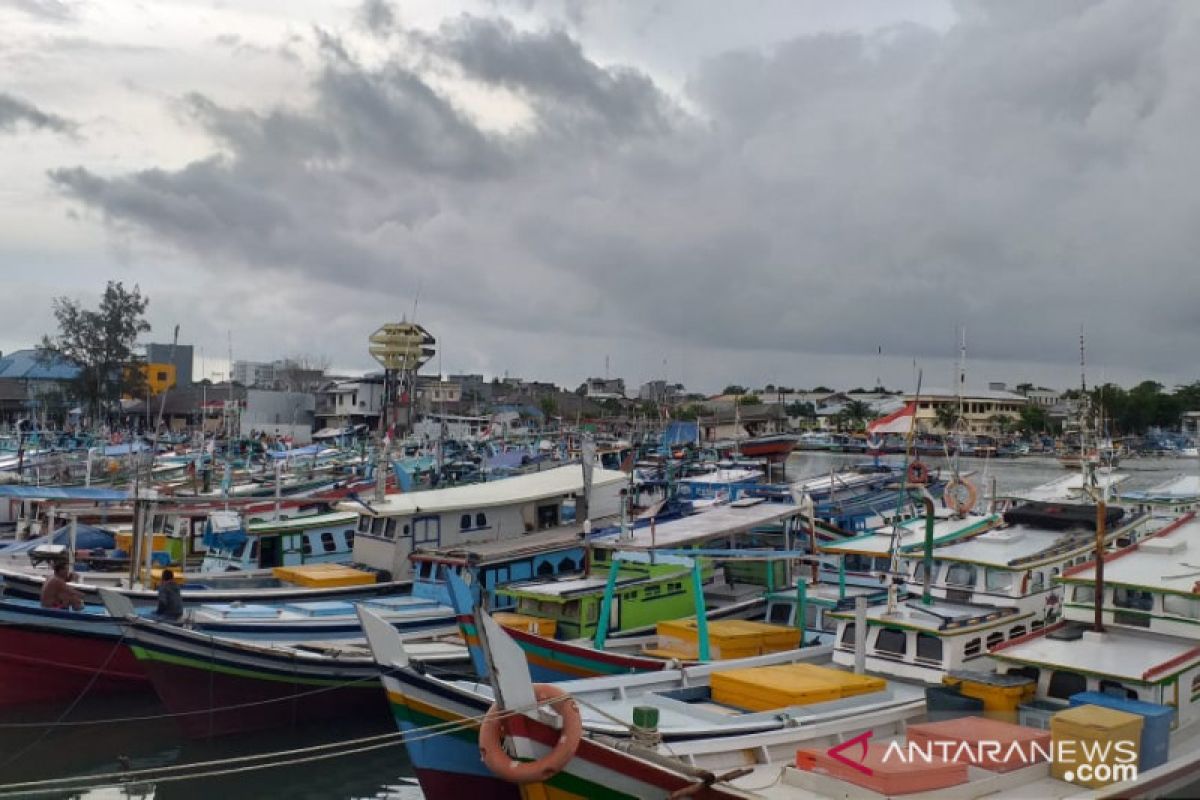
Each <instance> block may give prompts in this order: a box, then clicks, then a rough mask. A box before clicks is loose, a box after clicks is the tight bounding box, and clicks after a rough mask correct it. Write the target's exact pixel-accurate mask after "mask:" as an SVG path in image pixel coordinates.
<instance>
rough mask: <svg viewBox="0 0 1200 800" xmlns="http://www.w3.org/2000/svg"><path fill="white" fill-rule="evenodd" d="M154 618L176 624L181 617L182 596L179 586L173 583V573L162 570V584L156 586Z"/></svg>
mask: <svg viewBox="0 0 1200 800" xmlns="http://www.w3.org/2000/svg"><path fill="white" fill-rule="evenodd" d="M154 616H156V617H158V618H159V619H162V620H167V621H169V622H176V621H178V620H179V619H180V618H181V617H182V616H183V594H182V593H181V592H180V591H179V584H178V583H176V582H175V573H174V572H172V571H171V570H169V569H164V570H163V574H162V582H161V583H159V584H158V608H156V609H155V610H154Z"/></svg>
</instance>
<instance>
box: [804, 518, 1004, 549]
mask: <svg viewBox="0 0 1200 800" xmlns="http://www.w3.org/2000/svg"><path fill="white" fill-rule="evenodd" d="M999 523H1000V518H999V517H998V516H996V515H994V514H993V515H989V516H986V517H978V516H968V517H965V518H963V519H958V518H947V519H936V520H934V523H933V543H934V544H935V545H937V544H938V543H939V542H945V541H946V540H948V539H952V538H957V537H959V536H963V535H966V534H970V533H972V532H973V531H977V530H987V529H988V528H989V527H992V526H995V525H998V524H999ZM898 527H899V530H898V531H897V533H896V536H895V537H893V534H892V527H891V526H890V525H889V526H885V527H884V528H882V529H880V530H877V531H872V532H871V533H866V534H863V535H862V536H855V537H854V538H852V539H846V540H844V541H841V542H833V543H830V544H826V545H822V547H821V551H822V552H824V553H836V554H843V553H856V554H860V555H868V556H886V555H888V554H889V553H890V552H891V551H892V541H893V539H895V541H896V547H897V548H898V549H900V548H905V547H916V546H920V545H921V544H922V543H923V542H924V541H925V518H924V517H917V518H916V519H910V520H907V521H906V522H902V523H901V524H900V525H899V526H898Z"/></svg>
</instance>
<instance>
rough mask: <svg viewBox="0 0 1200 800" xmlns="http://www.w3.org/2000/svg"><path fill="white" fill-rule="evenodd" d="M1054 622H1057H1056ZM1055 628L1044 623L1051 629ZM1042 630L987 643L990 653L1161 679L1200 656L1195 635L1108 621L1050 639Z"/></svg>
mask: <svg viewBox="0 0 1200 800" xmlns="http://www.w3.org/2000/svg"><path fill="white" fill-rule="evenodd" d="M1056 627H1058V626H1056ZM1053 630H1055V628H1047V629H1046V632H1051V631H1053ZM1046 632H1040V631H1039V633H1038V635H1036V636H1031V637H1028V638H1025V639H1014V640H1012V641H1011V642H1006V643H1004V644H1001V645H999V646H997V647H994V648H992V650H991V653H990V654H991V656H992V657H993V658H997V659H1000V660H1001V661H1007V662H1010V663H1017V664H1033V665H1036V666H1039V667H1051V668H1054V669H1065V670H1071V671H1073V672H1081V673H1089V674H1092V675H1105V676H1109V677H1114V678H1120V679H1122V680H1126V681H1136V682H1141V683H1161V682H1162V681H1164V680H1166V679H1168V678H1170V677H1173V676H1175V675H1178V674H1179V673H1181V672H1183V671H1185V670H1188V669H1191V668H1192V667H1193V666H1195V665H1196V663H1197V662H1200V647H1198V646H1197V644H1196V640H1194V639H1184V638H1181V637H1178V636H1168V635H1166V634H1162V633H1151V632H1150V631H1139V630H1133V629H1130V628H1123V627H1120V626H1116V625H1111V626H1109V627H1108V628H1106V629H1105V631H1104V633H1096V632H1095V631H1090V630H1089V631H1084V632H1083V635H1082V636H1081V637H1080V638H1078V639H1073V640H1069V639H1051V638H1050V637H1048V636H1047V635H1046Z"/></svg>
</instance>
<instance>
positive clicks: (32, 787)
mask: <svg viewBox="0 0 1200 800" xmlns="http://www.w3.org/2000/svg"><path fill="white" fill-rule="evenodd" d="M568 699H570V696H569V695H564V696H563V697H556V698H552V699H550V700H547V701H544V702H535V703H533V704H532V705H529V706H524V707H521V708H516V709H508V710H505V711H502V712H499V713H498V714H497V715H496V716H497V718H498V719H507V718H508V717H511V716H516V715H519V714H524V713H527V712H529V711H534V710H536V709H538V708H539V707H541V706H544V705H552V704H555V703H560V702H564V701H566V700H568ZM486 716H487V715H486V714H481V715H478V716H468V717H462V718H461V719H458V720H447V721H445V722H439V723H435V724H433V725H428V726H425V727H418V728H414V729H413V730H411V731H409V732H407V733H405V732H399V731H398V732H395V733H385V734H379V735H377V736H367V737H362V738H359V739H351V740H348V741H344V742H328V743H326V744H321V745H313V746H311V747H301V748H295V749H292V750H280V751H273V752H269V753H257V754H253V755H248V756H239V757H236V758H224V759H220V760H217V761H198V762H193V763H190V764H176V765H174V766H168V767H153V768H149V769H144V770H132V771H128V772H109V773H104V774H101V775H78V776H75V777H69V778H51V779H48V780H43V781H26V782H23V783H11V784H4V785H0V796H3V797H16V796H22V795H40V794H52V793H57V792H62V791H66V790H68V789H71V790H73V791H82V790H92V789H99V788H103V787H107V786H112V785H119V784H123V783H131V782H138V781H150V780H153V781H155V782H157V783H168V782H174V781H181V780H192V779H196V778H211V777H219V776H222V775H234V774H240V773H244V772H251V771H254V770H261V769H273V768H275V767H281V766H293V765H296V764H303V763H309V762H313V761H322V760H326V759H330V758H340V757H341V756H344V755H354V754H357V753H364V752H369V751H371V750H378V749H382V748H384V747H392V746H395V745H398V744H408V743H410V742H418V741H422V740H424V739H431V738H433V737H435V736H444V735H446V734H449V733H455V732H457V731H459V730H466V729H468V728H472V727H478V725H479V724H480V723H482V722H483V719H484V717H486ZM414 734H417V735H414ZM348 745H349V746H350V747H347V746H348ZM360 745H361V746H360ZM333 748H345V749H341V750H333ZM329 750H333V752H321V751H329ZM308 754H315V755H308ZM281 756H283V757H287V758H286V760H272V761H270V762H268V763H263V764H247V763H246V762H253V761H261V760H264V759H276V758H279V757H281ZM295 756H303V757H295ZM230 764H241V765H242V766H236V767H228V765H230ZM217 765H220V766H221V768H218V769H210V770H207V771H202V772H190V773H188V772H184V771H186V770H193V769H196V768H207V767H213V766H217ZM180 772H184V774H172V773H180ZM83 781H96V782H95V783H92V784H88V785H86V786H82V787H73V784H78V783H81V782H83Z"/></svg>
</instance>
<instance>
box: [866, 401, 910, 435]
mask: <svg viewBox="0 0 1200 800" xmlns="http://www.w3.org/2000/svg"><path fill="white" fill-rule="evenodd" d="M916 416H917V404H916V403H915V402H914V403H905V405H904V407H903V408H901V409H898V410H896V411H893V412H892V413H891V414H888V415H887V416H886V417H880V418H879V419H877V420H873V421H872V422H870V423H868V425H867V433H869V434H885V433H908V432H909V431H911V430H912V426H913V420H914V419H916Z"/></svg>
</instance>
